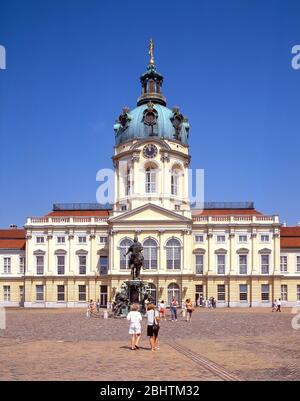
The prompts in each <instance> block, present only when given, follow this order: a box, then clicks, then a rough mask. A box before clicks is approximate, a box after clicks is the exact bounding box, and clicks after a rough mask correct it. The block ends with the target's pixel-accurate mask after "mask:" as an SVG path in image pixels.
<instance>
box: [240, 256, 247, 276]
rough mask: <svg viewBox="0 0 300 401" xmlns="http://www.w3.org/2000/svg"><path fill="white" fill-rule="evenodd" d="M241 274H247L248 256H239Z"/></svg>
mask: <svg viewBox="0 0 300 401" xmlns="http://www.w3.org/2000/svg"><path fill="white" fill-rule="evenodd" d="M239 272H240V274H247V255H239Z"/></svg>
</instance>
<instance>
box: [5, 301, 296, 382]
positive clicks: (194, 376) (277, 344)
mask: <svg viewBox="0 0 300 401" xmlns="http://www.w3.org/2000/svg"><path fill="white" fill-rule="evenodd" d="M102 315H103V310H102V311H101V318H99V317H98V316H97V315H96V316H97V317H92V318H90V319H87V318H86V316H85V311H84V310H78V309H76V310H75V309H64V310H53V309H42V310H33V309H25V310H24V309H18V310H7V329H6V330H0V379H1V380H126V379H127V377H128V375H129V377H132V378H133V380H220V378H219V377H217V376H216V375H214V374H213V373H211V372H209V371H208V370H207V369H205V368H204V367H203V366H201V365H199V364H197V363H196V362H194V361H193V360H191V359H190V358H188V357H187V356H186V355H184V354H182V353H180V352H179V351H176V350H174V349H173V348H172V347H170V346H169V345H168V342H172V341H176V342H177V343H178V344H181V345H182V346H184V347H186V348H188V349H189V350H190V351H192V352H193V353H194V354H195V355H199V356H202V357H204V358H206V359H209V360H211V361H213V362H214V363H216V364H218V365H219V366H221V367H222V368H223V369H226V370H227V371H228V372H229V373H232V374H235V375H237V376H238V377H240V378H241V379H242V380H299V379H300V330H294V329H292V327H291V320H292V318H293V316H294V315H292V314H291V313H290V310H284V311H283V312H282V313H281V314H280V313H271V312H270V310H269V309H268V310H266V309H254V308H253V309H216V310H198V311H197V312H195V313H194V314H193V321H192V322H191V323H187V322H185V321H184V320H183V319H182V317H181V316H180V317H179V319H178V321H177V322H171V321H166V322H165V321H164V322H162V324H161V330H160V350H159V351H157V352H151V351H150V350H149V345H148V339H147V337H146V334H145V333H146V330H145V324H146V321H145V320H144V322H143V332H144V334H143V340H142V342H141V346H142V349H140V350H138V351H131V350H130V348H129V340H130V336H129V335H128V322H127V321H126V320H123V319H114V318H110V319H107V320H105V319H103V318H102ZM117 367H118V369H117ZM125 371H126V376H124V373H123V372H125ZM137 371H138V372H140V373H139V376H138V377H137V376H136V372H137Z"/></svg>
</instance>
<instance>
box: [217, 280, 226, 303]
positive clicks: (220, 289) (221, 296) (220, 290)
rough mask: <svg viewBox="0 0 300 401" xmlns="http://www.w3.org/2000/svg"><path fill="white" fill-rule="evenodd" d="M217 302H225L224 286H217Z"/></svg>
mask: <svg viewBox="0 0 300 401" xmlns="http://www.w3.org/2000/svg"><path fill="white" fill-rule="evenodd" d="M218 301H225V285H224V284H219V285H218Z"/></svg>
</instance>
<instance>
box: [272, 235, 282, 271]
mask: <svg viewBox="0 0 300 401" xmlns="http://www.w3.org/2000/svg"><path fill="white" fill-rule="evenodd" d="M273 241H274V259H273V269H274V270H273V272H274V275H277V274H281V272H280V233H279V228H275V230H274V235H273Z"/></svg>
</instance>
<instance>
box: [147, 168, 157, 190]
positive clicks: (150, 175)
mask: <svg viewBox="0 0 300 401" xmlns="http://www.w3.org/2000/svg"><path fill="white" fill-rule="evenodd" d="M154 192H156V172H155V170H153V169H150V168H149V169H148V170H146V193H154Z"/></svg>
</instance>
